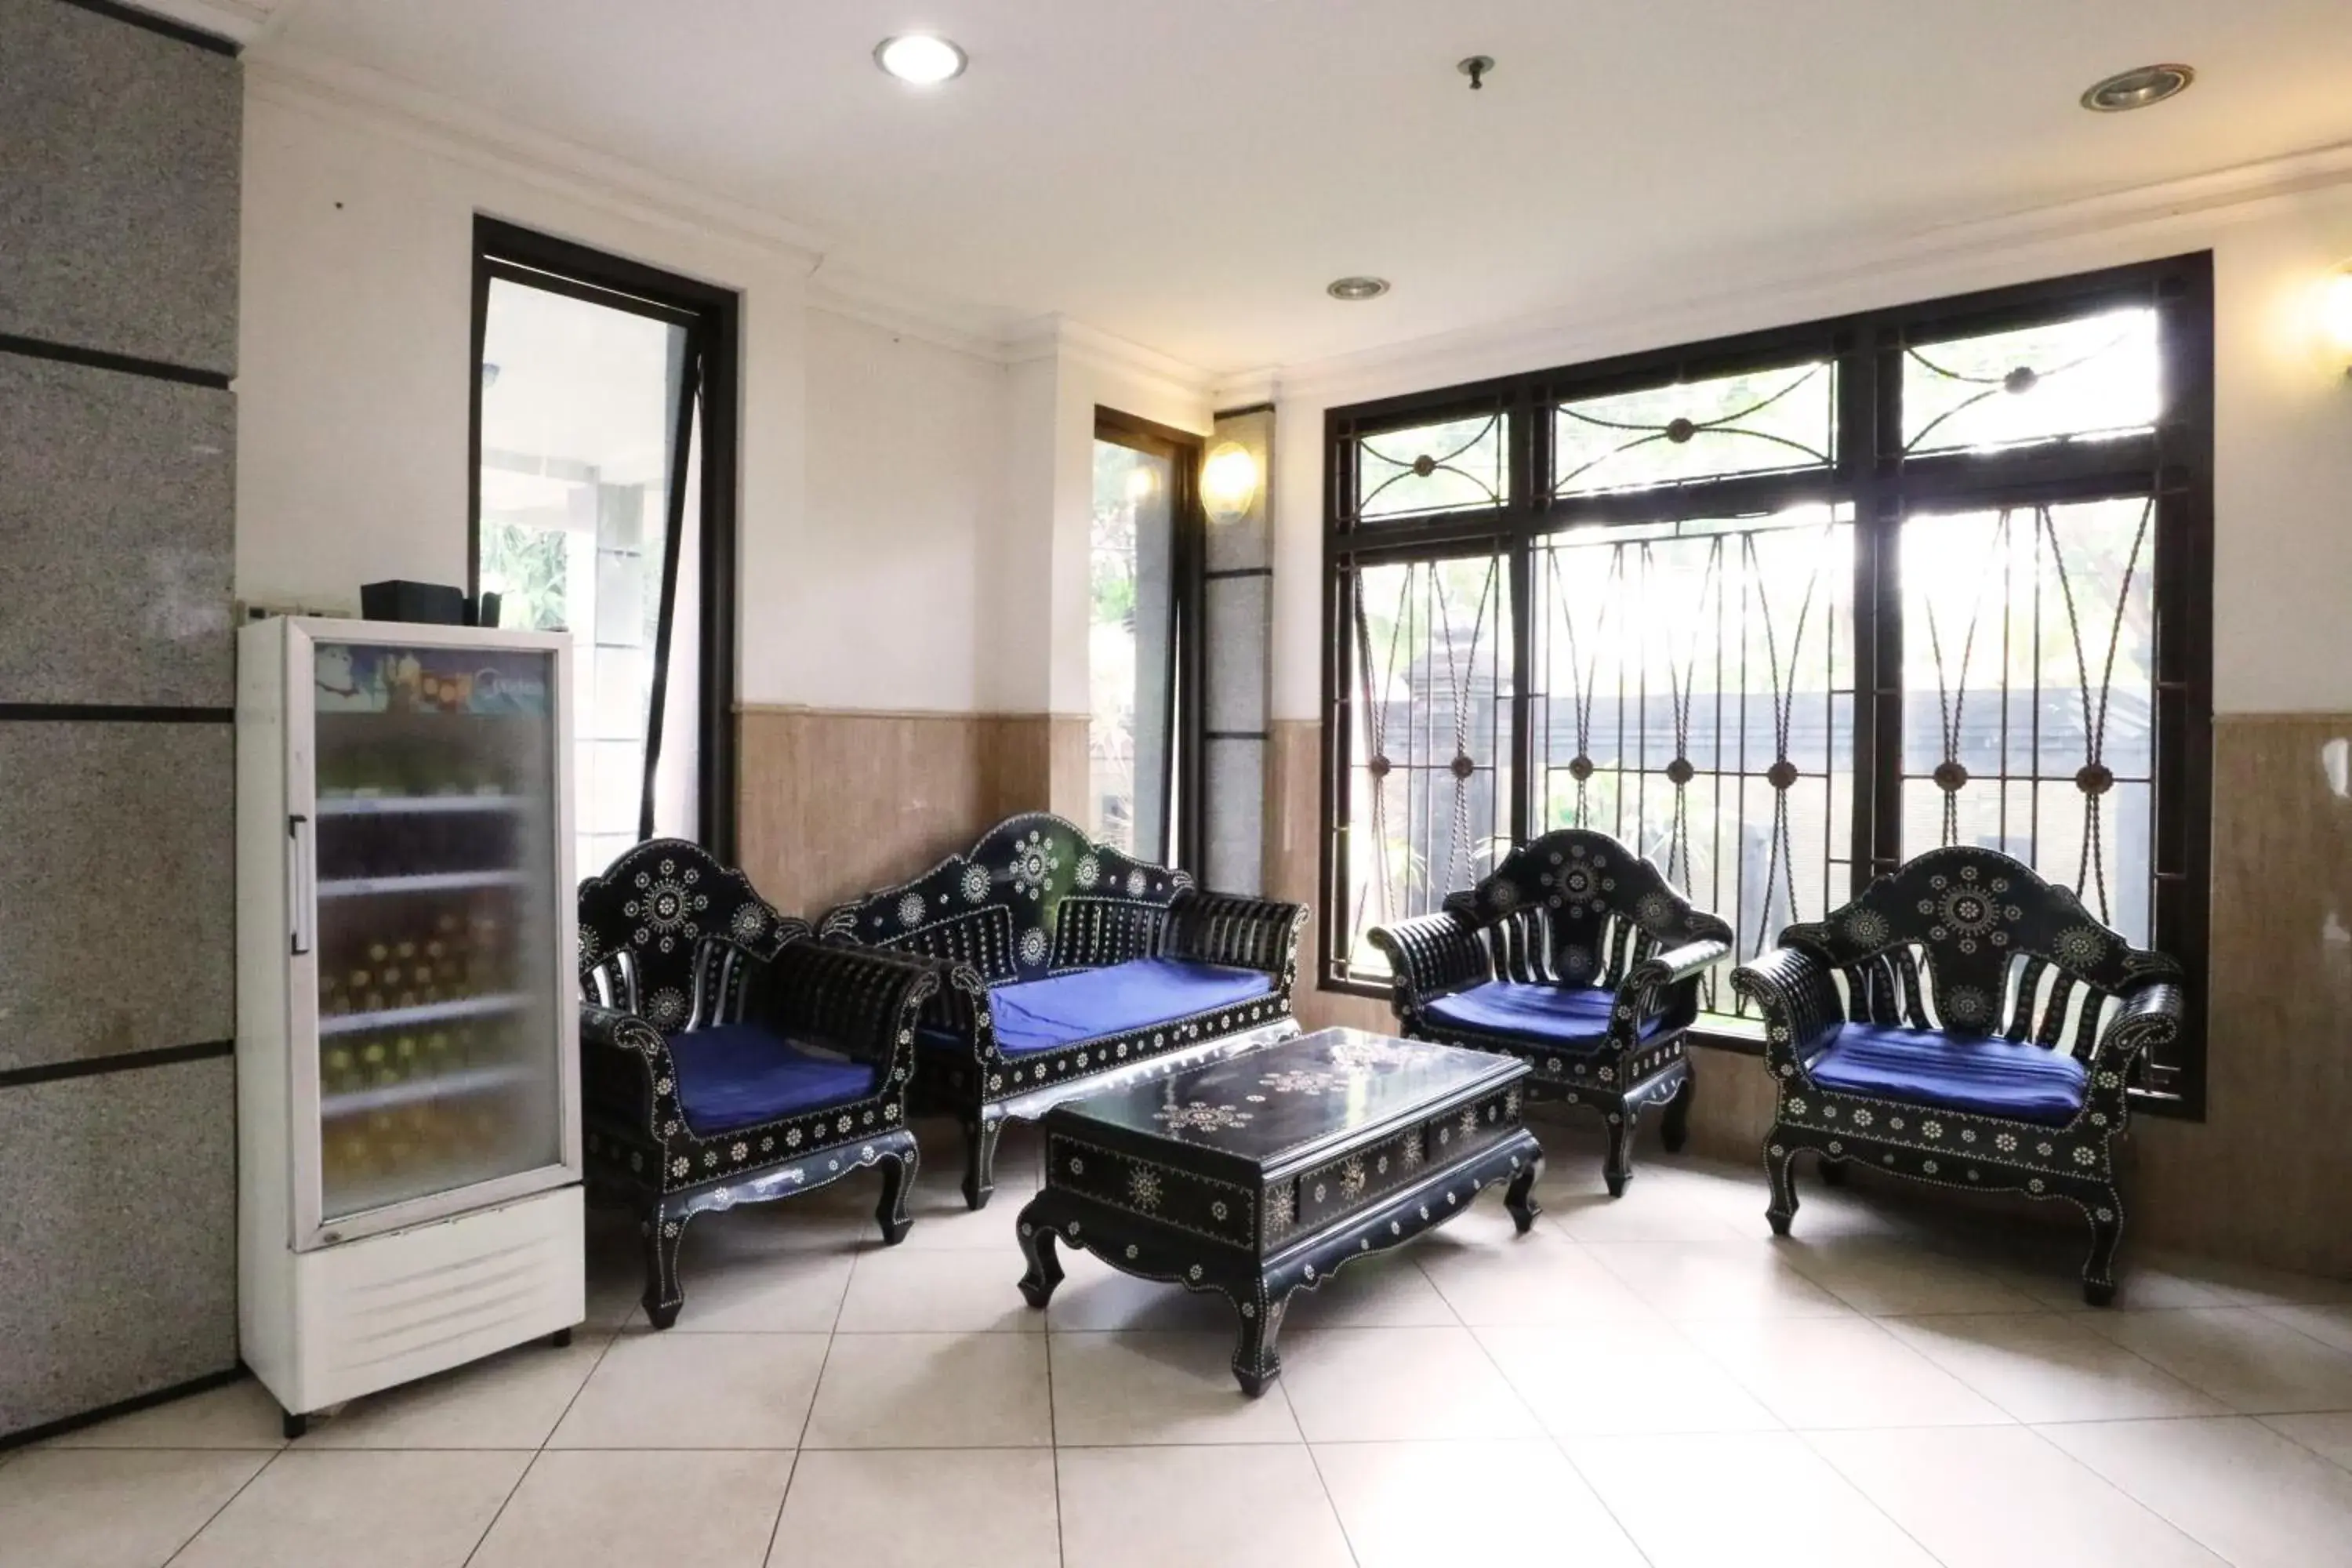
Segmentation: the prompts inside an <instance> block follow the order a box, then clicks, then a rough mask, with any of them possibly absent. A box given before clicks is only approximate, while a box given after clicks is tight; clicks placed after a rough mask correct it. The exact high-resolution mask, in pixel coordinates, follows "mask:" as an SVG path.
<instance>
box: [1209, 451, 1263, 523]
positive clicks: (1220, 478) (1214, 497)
mask: <svg viewBox="0 0 2352 1568" xmlns="http://www.w3.org/2000/svg"><path fill="white" fill-rule="evenodd" d="M1256 499H1257V459H1256V458H1254V457H1252V456H1250V451H1249V448H1248V447H1244V446H1242V445H1241V444H1240V443H1238V442H1234V441H1222V442H1219V443H1218V444H1217V447H1216V448H1215V449H1214V450H1213V451H1212V452H1211V453H1210V454H1209V456H1208V458H1207V459H1206V460H1205V461H1203V462H1202V464H1201V505H1202V509H1203V510H1206V511H1207V512H1208V514H1209V517H1210V520H1211V521H1215V522H1232V521H1234V520H1235V519H1237V518H1239V517H1240V516H1241V515H1242V514H1243V513H1244V512H1246V511H1248V510H1249V509H1250V503H1251V502H1252V501H1254V500H1256Z"/></svg>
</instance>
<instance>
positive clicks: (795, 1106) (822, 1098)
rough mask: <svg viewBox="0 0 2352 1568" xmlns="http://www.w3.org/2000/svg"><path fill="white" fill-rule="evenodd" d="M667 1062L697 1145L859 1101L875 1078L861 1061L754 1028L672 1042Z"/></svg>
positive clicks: (722, 1029) (724, 1028)
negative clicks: (672, 1065)
mask: <svg viewBox="0 0 2352 1568" xmlns="http://www.w3.org/2000/svg"><path fill="white" fill-rule="evenodd" d="M669 1055H670V1059H671V1060H672V1061H674V1062H676V1063H677V1099H678V1103H679V1104H680V1105H682V1106H684V1107H685V1108H686V1124H687V1126H688V1127H689V1128H691V1129H692V1130H693V1131H694V1134H695V1136H696V1137H698V1138H716V1137H717V1136H719V1134H720V1133H722V1132H732V1131H735V1130H736V1129H737V1128H739V1127H756V1126H758V1125H759V1124H760V1123H761V1122H762V1121H774V1120H775V1119H776V1118H778V1117H780V1116H790V1115H793V1113H795V1112H797V1111H803V1110H815V1109H817V1108H818V1107H819V1106H824V1105H845V1104H847V1103H848V1102H849V1101H851V1100H863V1099H865V1098H866V1096H867V1095H869V1094H872V1093H873V1092H874V1086H875V1084H876V1083H877V1081H878V1080H879V1079H880V1078H881V1074H880V1073H879V1072H878V1071H877V1070H876V1069H875V1068H872V1067H870V1066H868V1065H867V1064H866V1063H865V1062H856V1061H849V1060H845V1059H844V1058H841V1057H838V1056H835V1055H833V1054H831V1053H829V1052H824V1051H821V1050H816V1049H813V1048H811V1047H806V1046H802V1045H796V1044H794V1043H793V1041H791V1040H787V1039H785V1038H784V1037H782V1036H781V1035H777V1034H774V1033H772V1031H770V1030H768V1029H764V1028H762V1027H761V1026H759V1025H757V1024H721V1025H719V1026H716V1027H714V1028H709V1029H697V1030H695V1031H693V1032H692V1033H691V1034H685V1035H672V1036H671V1037H669Z"/></svg>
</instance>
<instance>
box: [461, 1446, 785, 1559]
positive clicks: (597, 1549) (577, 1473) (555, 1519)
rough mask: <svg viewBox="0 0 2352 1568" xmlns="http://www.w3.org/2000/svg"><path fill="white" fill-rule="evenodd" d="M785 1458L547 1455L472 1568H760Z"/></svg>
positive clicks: (774, 1455) (778, 1504)
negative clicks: (681, 1567) (665, 1566)
mask: <svg viewBox="0 0 2352 1568" xmlns="http://www.w3.org/2000/svg"><path fill="white" fill-rule="evenodd" d="M792 1471H793V1456H792V1455H790V1454H789V1453H759V1452H753V1451H749V1450H742V1451H737V1452H733V1453H724V1454H712V1453H701V1454H685V1453H661V1452H647V1451H645V1450H636V1451H619V1452H609V1451H608V1452H602V1453H592V1452H586V1451H581V1452H572V1453H562V1452H550V1453H545V1454H541V1456H539V1458H537V1459H536V1460H534V1461H532V1464H531V1467H530V1473H529V1474H527V1475H525V1476H524V1477H523V1479H522V1485H520V1487H517V1488H516V1489H515V1493H514V1496H513V1497H512V1498H511V1499H509V1500H508V1502H507V1506H506V1507H505V1509H504V1510H501V1511H500V1512H499V1518H498V1522H497V1523H496V1524H494V1525H492V1526H491V1527H490V1533H489V1535H488V1537H487V1538H486V1539H484V1541H483V1542H482V1545H481V1550H480V1551H478V1552H476V1553H475V1554H474V1556H473V1558H472V1560H471V1561H470V1562H469V1563H468V1564H467V1568H547V1565H549V1564H554V1563H561V1564H562V1568H644V1565H645V1564H646V1563H694V1564H696V1565H697V1568H759V1564H760V1563H762V1562H763V1561H764V1560H765V1559H766V1556H767V1552H768V1542H769V1540H770V1538H771V1536H772V1534H773V1533H774V1531H775V1526H776V1513H777V1510H779V1509H781V1508H782V1506H783V1501H784V1484H785V1482H786V1481H787V1480H788V1479H790V1478H791V1476H792Z"/></svg>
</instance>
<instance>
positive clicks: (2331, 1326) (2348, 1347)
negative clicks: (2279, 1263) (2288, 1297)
mask: <svg viewBox="0 0 2352 1568" xmlns="http://www.w3.org/2000/svg"><path fill="white" fill-rule="evenodd" d="M2261 1311H2262V1314H2263V1317H2265V1318H2268V1319H2270V1320H2271V1321H2273V1322H2280V1323H2284V1324H2285V1325H2286V1326H2287V1327H2288V1328H2290V1329H2293V1330H2294V1331H2297V1332H2298V1333H2304V1334H2308V1335H2310V1336H2311V1337H2312V1338H2313V1339H2315V1340H2317V1341H2318V1342H2320V1343H2322V1344H2324V1345H2331V1346H2333V1347H2334V1348H2336V1350H2339V1351H2342V1352H2345V1353H2347V1355H2352V1307H2347V1306H2342V1305H2327V1306H2316V1305H2293V1306H2268V1307H2263V1308H2262V1309H2261Z"/></svg>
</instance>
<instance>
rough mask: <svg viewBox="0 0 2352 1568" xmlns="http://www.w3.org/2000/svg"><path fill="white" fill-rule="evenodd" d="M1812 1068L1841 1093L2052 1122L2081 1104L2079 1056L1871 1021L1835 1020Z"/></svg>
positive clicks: (2082, 1076) (1817, 1076) (2066, 1118)
mask: <svg viewBox="0 0 2352 1568" xmlns="http://www.w3.org/2000/svg"><path fill="white" fill-rule="evenodd" d="M1811 1072H1812V1075H1813V1081H1814V1082H1815V1083H1817V1084H1819V1085H1821V1086H1822V1088H1823V1089H1835V1090H1837V1091H1838V1092H1839V1093H1842V1094H1866V1095H1870V1096H1873V1097H1874V1098H1876V1099H1881V1100H1902V1101H1904V1102H1905V1103H1906V1104H1910V1105H1934V1106H1941V1107H1942V1108H1944V1109H1945V1110H1972V1111H1975V1112H1977V1113H1978V1114H1979V1115H1983V1116H2005V1117H2011V1118H2013V1119H2015V1120H2017V1121H2039V1122H2044V1123H2047V1124H2049V1125H2051V1126H2060V1125H2063V1124H2064V1123H2065V1122H2068V1121H2073V1120H2074V1113H2075V1112H2076V1111H2078V1110H2082V1109H2083V1092H2084V1079H2085V1077H2086V1074H2085V1071H2084V1067H2083V1064H2082V1063H2081V1062H2078V1061H2076V1060H2075V1059H2074V1058H2073V1057H2070V1056H2068V1055H2066V1054H2065V1053H2064V1052H2063V1051H2054V1050H2052V1049H2050V1048H2048V1047H2044V1046H2036V1045H2027V1044H2021V1043H2019V1042H2017V1041H2012V1040H1997V1039H1972V1038H1966V1037H1954V1036H1950V1035H1946V1034H1942V1033H1940V1032H1938V1031H1936V1030H1933V1029H1903V1028H1888V1027H1885V1026H1880V1025H1873V1024H1845V1025H1843V1026H1840V1027H1839V1029H1838V1033H1837V1036H1836V1037H1835V1038H1834V1039H1832V1040H1831V1042H1830V1043H1829V1046H1828V1047H1827V1048H1825V1049H1824V1050H1822V1053H1821V1054H1820V1055H1819V1056H1817V1057H1815V1058H1813V1061H1812V1067H1811Z"/></svg>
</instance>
